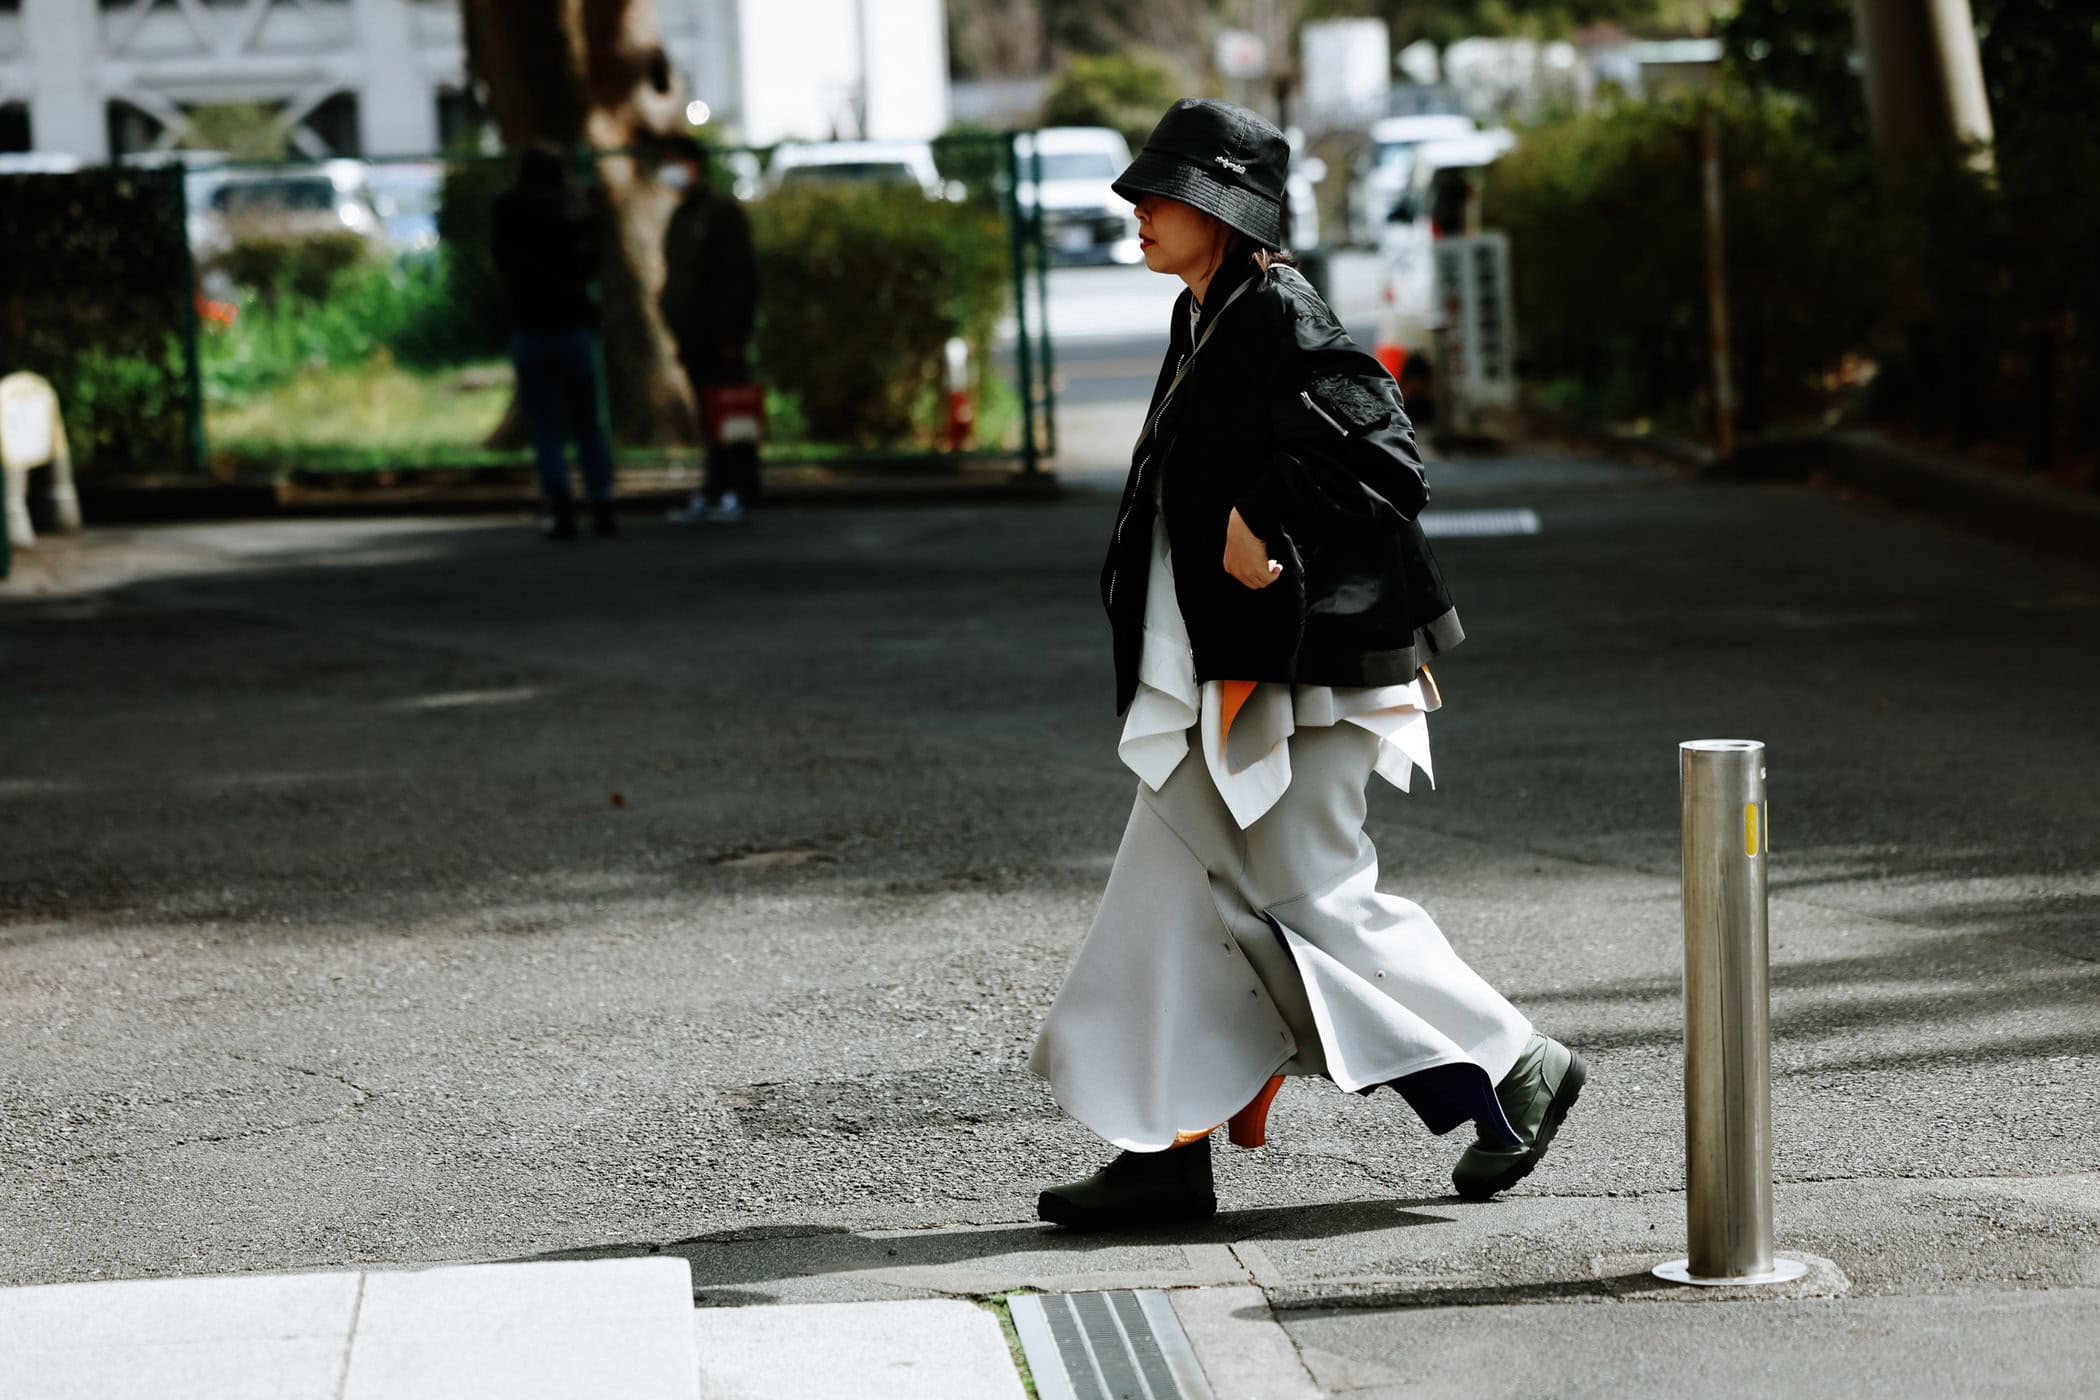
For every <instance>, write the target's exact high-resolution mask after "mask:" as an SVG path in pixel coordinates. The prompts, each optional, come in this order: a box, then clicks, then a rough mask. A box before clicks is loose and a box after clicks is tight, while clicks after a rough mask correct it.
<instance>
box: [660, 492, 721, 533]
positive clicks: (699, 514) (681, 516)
mask: <svg viewBox="0 0 2100 1400" xmlns="http://www.w3.org/2000/svg"><path fill="white" fill-rule="evenodd" d="M713 509H714V507H712V506H710V505H709V504H708V503H707V497H705V496H703V495H701V494H700V493H699V492H698V491H695V492H694V493H693V498H692V499H691V500H689V501H687V502H686V503H685V504H684V505H682V506H673V507H671V509H670V510H668V511H665V512H664V518H665V519H667V520H669V521H670V522H671V523H672V524H673V525H693V524H697V523H699V522H700V521H702V520H705V519H707V517H708V513H709V512H710V511H711V510H713Z"/></svg>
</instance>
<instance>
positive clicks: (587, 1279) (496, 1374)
mask: <svg viewBox="0 0 2100 1400" xmlns="http://www.w3.org/2000/svg"><path fill="white" fill-rule="evenodd" d="M692 1317H693V1309H692V1277H691V1272H690V1270H689V1268H688V1267H687V1265H686V1262H685V1261H684V1260H683V1259H672V1258H651V1259H617V1260H595V1261H588V1262H561V1263H546V1264H493V1265H477V1266H471V1267H462V1268H442V1269H427V1270H421V1271H416V1272H389V1273H371V1274H358V1273H335V1274H300V1275H259V1276H250V1277H243V1278H207V1279H156V1280H145V1281H139V1282H127V1283H85V1284H60V1285H54V1286H50V1287H42V1288H16V1289H5V1290H0V1400H440V1397H442V1400H484V1397H486V1400H696V1398H697V1396H698V1393H699V1392H698V1361H697V1357H696V1351H695V1344H694V1337H693V1327H692Z"/></svg>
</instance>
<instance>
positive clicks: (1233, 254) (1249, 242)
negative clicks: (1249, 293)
mask: <svg viewBox="0 0 2100 1400" xmlns="http://www.w3.org/2000/svg"><path fill="white" fill-rule="evenodd" d="M1290 218H1291V216H1290V211H1288V210H1286V211H1284V216H1283V220H1284V224H1283V226H1284V235H1285V236H1286V237H1288V236H1289V235H1290ZM1236 258H1251V259H1253V261H1254V265H1255V266H1256V267H1258V268H1260V269H1261V270H1262V271H1263V272H1267V271H1268V270H1269V269H1270V268H1272V267H1296V266H1297V265H1298V259H1297V258H1296V257H1294V256H1292V255H1291V253H1290V251H1289V250H1288V249H1284V248H1264V247H1262V246H1261V244H1259V243H1256V242H1255V241H1254V240H1253V239H1251V238H1249V237H1248V236H1247V235H1246V234H1244V233H1237V232H1236V233H1234V234H1233V235H1232V241H1231V242H1229V243H1227V244H1226V245H1225V256H1224V257H1223V258H1222V259H1220V261H1219V265H1220V266H1221V267H1222V266H1223V265H1224V264H1225V263H1229V262H1231V261H1233V260H1234V259H1236Z"/></svg>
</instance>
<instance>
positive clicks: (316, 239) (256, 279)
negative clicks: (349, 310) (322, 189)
mask: <svg viewBox="0 0 2100 1400" xmlns="http://www.w3.org/2000/svg"><path fill="white" fill-rule="evenodd" d="M370 255H371V250H370V248H369V247H368V246H367V244H366V243H365V240H364V239H363V238H362V237H361V236H360V235H358V234H355V233H352V232H350V231H349V230H348V229H344V230H343V231H341V232H339V233H287V232H277V231H274V230H269V229H259V228H250V229H242V230H240V231H239V232H237V233H235V234H234V235H233V237H232V239H231V240H230V241H229V242H228V243H227V245H226V246H225V248H223V249H221V250H220V251H218V252H216V253H214V254H213V255H212V256H211V257H210V258H209V259H207V260H206V262H205V264H204V270H205V271H207V272H216V273H219V274H221V275H223V276H224V277H225V278H226V279H227V280H228V281H230V282H232V283H233V284H234V285H235V286H236V287H240V288H242V289H243V290H245V291H247V292H250V293H253V294H258V295H261V296H267V297H276V296H291V297H303V298H305V299H307V300H309V301H312V300H317V299H319V298H321V297H324V296H326V295H327V294H328V289H329V288H330V287H332V286H334V285H335V281H336V279H337V278H338V277H340V276H342V275H343V273H345V272H347V271H349V270H350V269H351V268H352V267H355V266H356V265H357V264H359V263H361V262H363V261H364V260H365V259H366V258H367V257H369V256H370Z"/></svg>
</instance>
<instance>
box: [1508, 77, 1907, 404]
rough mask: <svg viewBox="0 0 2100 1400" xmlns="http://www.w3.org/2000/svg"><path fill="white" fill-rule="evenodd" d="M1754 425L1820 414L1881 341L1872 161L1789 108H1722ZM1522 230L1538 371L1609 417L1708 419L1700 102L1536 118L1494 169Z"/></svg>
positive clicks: (1521, 269)
mask: <svg viewBox="0 0 2100 1400" xmlns="http://www.w3.org/2000/svg"><path fill="white" fill-rule="evenodd" d="M1721 125H1722V136H1721V141H1722V149H1723V152H1724V165H1723V168H1724V170H1725V172H1726V175H1725V180H1724V189H1725V194H1726V201H1727V211H1728V217H1727V238H1728V271H1729V283H1730V300H1731V307H1732V314H1733V330H1734V337H1733V346H1732V348H1733V351H1734V356H1735V362H1736V380H1737V385H1738V388H1739V392H1740V396H1741V400H1742V425H1743V427H1744V428H1745V429H1746V430H1749V431H1755V430H1757V429H1758V428H1759V427H1760V426H1761V425H1763V424H1765V423H1767V422H1769V421H1772V420H1775V419H1778V418H1782V417H1786V416H1789V415H1792V414H1798V413H1800V412H1803V411H1806V410H1808V409H1810V408H1811V407H1813V406H1814V405H1816V404H1818V403H1819V402H1820V401H1821V400H1822V398H1823V397H1824V396H1825V394H1826V393H1827V389H1826V383H1827V381H1828V380H1829V379H1830V378H1831V377H1832V376H1833V375H1835V374H1838V373H1839V372H1840V370H1841V368H1842V365H1843V362H1844V361H1845V359H1846V357H1847V356H1848V355H1849V354H1851V353H1853V352H1855V351H1857V350H1858V349H1859V348H1860V347H1861V346H1862V345H1863V344H1864V343H1865V341H1866V338H1867V336H1868V333H1869V331H1870V329H1871V327H1872V326H1873V324H1874V320H1875V317H1876V315H1877V313H1878V311H1879V308H1880V298H1881V296H1882V287H1883V284H1884V278H1883V276H1882V271H1883V254H1882V252H1881V251H1880V243H1879V239H1878V235H1877V232H1876V225H1875V221H1874V219H1873V217H1872V215H1871V210H1870V209H1869V208H1868V207H1867V204H1866V202H1865V200H1864V199H1863V191H1864V188H1865V182H1866V181H1867V179H1868V178H1869V175H1870V172H1868V170H1867V169H1866V168H1865V166H1864V165H1863V164H1862V163H1860V162H1859V161H1858V160H1857V159H1855V158H1846V157H1841V156H1838V155H1834V154H1833V153H1832V152H1831V151H1829V150H1828V149H1827V148H1826V147H1824V146H1823V145H1822V144H1821V143H1819V142H1818V141H1817V140H1816V139H1815V137H1814V135H1813V134H1812V133H1811V132H1810V131H1809V129H1808V128H1807V126H1806V124H1805V123H1804V122H1803V121H1802V120H1801V118H1800V116H1799V115H1798V114H1797V113H1796V112H1794V111H1792V110H1790V109H1789V108H1788V107H1786V106H1784V105H1782V104H1779V103H1775V102H1770V101H1763V100H1758V99H1755V98H1740V99H1736V100H1733V101H1730V102H1728V103H1727V104H1725V105H1724V106H1723V107H1722V108H1721ZM1483 216H1484V219H1485V221H1486V224H1487V226H1488V227H1490V228H1497V229H1502V230H1504V231H1506V232H1507V233H1508V234H1509V236H1510V258H1511V264H1512V266H1511V280H1512V283H1513V290H1514V294H1515V298H1516V317H1517V329H1518V333H1519V336H1520V338H1521V344H1522V346H1523V360H1524V368H1525V371H1526V374H1527V377H1529V378H1531V379H1532V380H1534V381H1537V382H1543V383H1544V384H1546V385H1548V386H1549V388H1550V389H1551V390H1552V391H1553V392H1554V393H1555V395H1556V396H1557V397H1559V398H1560V399H1561V401H1562V402H1563V404H1564V406H1567V407H1571V408H1574V409H1576V410H1578V411H1580V412H1583V413H1586V414H1590V415H1594V416H1603V417H1633V416H1653V417H1659V418H1663V419H1665V420H1669V419H1677V420H1680V421H1681V422H1683V423H1685V424H1687V425H1691V426H1700V427H1703V426H1704V422H1705V419H1706V416H1707V415H1708V414H1709V413H1710V411H1711V389H1710V371H1709V355H1708V349H1707V310H1706V273H1705V243H1704V225H1703V213H1702V203H1701V168H1700V147H1699V113H1698V109H1697V108H1696V106H1694V105H1693V104H1691V103H1666V104H1629V105H1626V106H1622V107H1619V108H1616V109H1614V110H1611V111H1609V112H1605V113H1602V114H1597V115H1592V116H1584V117H1576V118H1572V119H1568V120H1563V121H1559V122H1555V123H1552V124H1549V125H1545V126H1542V127H1537V128H1534V129H1531V130H1529V131H1526V132H1524V133H1523V135H1522V137H1521V139H1520V141H1519V142H1518V145H1517V148H1516V149H1515V150H1514V151H1512V152H1511V153H1510V154H1508V155H1507V156H1504V157H1503V158H1502V160H1501V161H1500V162H1498V163H1497V164H1496V166H1495V169H1494V173H1493V175H1492V176H1491V177H1490V178H1489V180H1488V182H1487V189H1486V196H1485V205H1484V209H1483Z"/></svg>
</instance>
